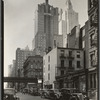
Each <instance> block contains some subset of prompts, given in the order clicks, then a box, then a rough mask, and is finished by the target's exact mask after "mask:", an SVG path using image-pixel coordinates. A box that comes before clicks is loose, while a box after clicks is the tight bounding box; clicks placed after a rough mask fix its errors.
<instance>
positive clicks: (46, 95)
mask: <svg viewBox="0 0 100 100" xmlns="http://www.w3.org/2000/svg"><path fill="white" fill-rule="evenodd" d="M40 96H41V98H48V99H49V98H50V96H49V90H48V89H41V93H40Z"/></svg>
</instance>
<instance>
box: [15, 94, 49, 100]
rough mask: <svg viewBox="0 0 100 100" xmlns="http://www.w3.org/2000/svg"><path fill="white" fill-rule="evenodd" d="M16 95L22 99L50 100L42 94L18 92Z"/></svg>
mask: <svg viewBox="0 0 100 100" xmlns="http://www.w3.org/2000/svg"><path fill="white" fill-rule="evenodd" d="M16 95H17V96H18V97H19V98H20V100H48V99H43V98H41V97H40V96H31V95H28V94H22V93H17V94H16Z"/></svg>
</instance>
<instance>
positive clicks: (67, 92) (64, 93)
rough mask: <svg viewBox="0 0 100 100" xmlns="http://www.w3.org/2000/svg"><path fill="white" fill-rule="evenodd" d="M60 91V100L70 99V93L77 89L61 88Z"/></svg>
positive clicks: (75, 91)
mask: <svg viewBox="0 0 100 100" xmlns="http://www.w3.org/2000/svg"><path fill="white" fill-rule="evenodd" d="M60 92H61V96H60V100H66V99H67V100H70V99H71V98H72V93H77V92H78V90H77V89H76V88H62V89H61V90H60Z"/></svg>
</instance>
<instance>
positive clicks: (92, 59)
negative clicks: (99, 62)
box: [90, 54, 95, 66]
mask: <svg viewBox="0 0 100 100" xmlns="http://www.w3.org/2000/svg"><path fill="white" fill-rule="evenodd" d="M94 58H95V56H94V54H91V55H90V63H91V66H93V64H94V61H95V60H94Z"/></svg>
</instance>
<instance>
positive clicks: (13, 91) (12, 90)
mask: <svg viewBox="0 0 100 100" xmlns="http://www.w3.org/2000/svg"><path fill="white" fill-rule="evenodd" d="M4 94H13V95H14V94H15V90H14V89H11V88H9V89H4Z"/></svg>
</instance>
